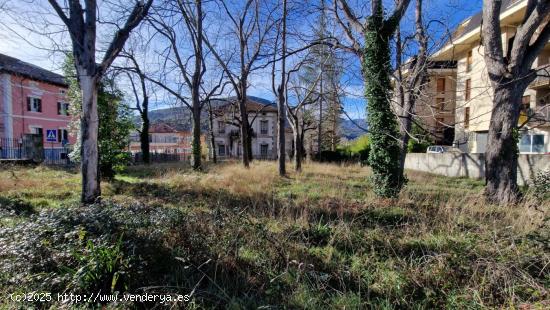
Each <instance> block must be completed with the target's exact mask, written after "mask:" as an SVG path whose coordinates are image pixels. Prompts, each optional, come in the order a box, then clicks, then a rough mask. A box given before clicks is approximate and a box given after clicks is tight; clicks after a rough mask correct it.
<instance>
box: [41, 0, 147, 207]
mask: <svg viewBox="0 0 550 310" xmlns="http://www.w3.org/2000/svg"><path fill="white" fill-rule="evenodd" d="M48 2H49V3H50V5H51V6H52V7H53V9H54V10H55V12H56V13H57V15H58V16H59V18H60V19H61V20H62V21H63V23H64V24H65V26H66V27H67V29H68V31H69V34H70V38H71V41H72V52H73V55H74V59H75V67H76V71H77V74H78V82H79V84H80V88H81V90H82V119H81V123H80V124H81V125H80V126H81V129H80V135H81V136H80V140H81V143H82V148H81V149H82V162H81V172H82V196H81V200H82V202H84V203H93V202H94V201H95V200H96V199H97V198H98V197H99V196H100V195H101V188H100V183H99V182H100V178H99V154H98V144H97V136H98V129H99V119H98V111H97V90H98V86H99V83H100V81H101V78H102V77H103V75H104V74H105V72H106V71H107V69H108V68H109V66H110V65H111V64H112V62H113V61H114V60H115V58H116V57H117V55H118V53H119V52H120V51H121V50H122V48H123V46H124V43H125V42H126V40H127V39H128V37H129V36H130V32H131V31H132V30H133V29H134V28H135V27H137V26H138V25H139V23H140V22H141V21H142V20H143V18H145V16H146V15H147V12H148V10H149V7H150V6H151V4H152V2H153V0H148V1H147V2H143V1H138V2H136V4H135V5H134V7H133V9H132V10H131V12H130V14H129V15H128V18H127V19H126V21H125V23H124V25H123V26H122V27H121V28H119V29H118V30H117V31H116V32H115V34H114V36H113V38H112V40H111V42H110V44H109V46H108V48H107V50H106V51H105V53H104V55H103V59H102V60H101V62H100V63H99V64H98V63H97V62H96V32H97V22H98V16H97V14H98V10H99V8H98V6H97V2H96V0H85V1H80V0H67V1H65V3H67V4H68V8H64V7H62V6H61V5H60V4H59V3H58V2H57V0H48ZM82 3H84V7H83V6H82ZM67 12H68V13H69V14H68V15H67Z"/></svg>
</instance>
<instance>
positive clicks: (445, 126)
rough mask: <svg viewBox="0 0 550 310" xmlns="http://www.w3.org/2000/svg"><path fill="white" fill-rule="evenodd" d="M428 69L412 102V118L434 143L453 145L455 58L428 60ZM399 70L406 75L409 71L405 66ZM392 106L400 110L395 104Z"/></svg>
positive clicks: (395, 100) (395, 99)
mask: <svg viewBox="0 0 550 310" xmlns="http://www.w3.org/2000/svg"><path fill="white" fill-rule="evenodd" d="M407 65H408V64H407ZM407 65H405V67H406V66H407ZM427 71H428V80H427V83H426V85H425V86H424V87H423V89H422V91H421V93H420V96H419V98H418V99H417V101H416V103H415V107H414V111H413V118H414V119H415V121H416V122H417V123H418V124H420V126H421V127H422V129H424V130H425V131H426V132H427V133H428V135H429V136H430V138H431V139H432V140H434V143H435V144H438V145H452V144H453V141H454V136H455V133H454V131H455V129H454V124H455V102H456V84H455V82H456V61H431V62H429V63H428V68H427ZM402 73H403V75H404V76H406V75H407V74H408V73H409V71H408V69H407V68H405V70H403V72H402ZM396 102H397V98H394V104H396ZM394 109H395V110H396V111H399V108H398V107H397V106H395V107H394Z"/></svg>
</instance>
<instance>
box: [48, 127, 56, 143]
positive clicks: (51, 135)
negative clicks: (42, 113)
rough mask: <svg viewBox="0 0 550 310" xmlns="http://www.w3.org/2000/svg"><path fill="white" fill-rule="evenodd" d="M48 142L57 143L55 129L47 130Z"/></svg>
mask: <svg viewBox="0 0 550 310" xmlns="http://www.w3.org/2000/svg"><path fill="white" fill-rule="evenodd" d="M46 141H48V142H55V141H57V130H55V129H51V130H50V129H47V130H46Z"/></svg>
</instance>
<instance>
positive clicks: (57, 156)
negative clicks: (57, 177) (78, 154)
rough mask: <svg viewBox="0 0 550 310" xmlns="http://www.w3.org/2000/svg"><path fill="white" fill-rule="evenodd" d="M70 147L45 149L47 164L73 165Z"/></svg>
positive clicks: (45, 162)
mask: <svg viewBox="0 0 550 310" xmlns="http://www.w3.org/2000/svg"><path fill="white" fill-rule="evenodd" d="M70 152H71V150H70V149H69V148H49V149H48V148H47V149H44V161H43V163H44V164H46V165H72V164H73V162H71V160H70V158H69V153H70Z"/></svg>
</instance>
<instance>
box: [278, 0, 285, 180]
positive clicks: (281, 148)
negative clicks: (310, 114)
mask: <svg viewBox="0 0 550 310" xmlns="http://www.w3.org/2000/svg"><path fill="white" fill-rule="evenodd" d="M286 4H287V0H284V1H283V34H282V40H283V42H282V48H281V49H282V54H283V59H282V63H281V85H279V89H278V97H279V98H278V99H279V101H278V103H279V104H278V105H277V130H278V135H277V138H278V139H277V159H278V161H279V175H280V176H284V175H285V174H286V152H285V148H286V147H285V142H286V141H285V120H286V94H285V88H286V87H285V85H286V81H285V80H286V16H287V14H286V12H287V11H286Z"/></svg>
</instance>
